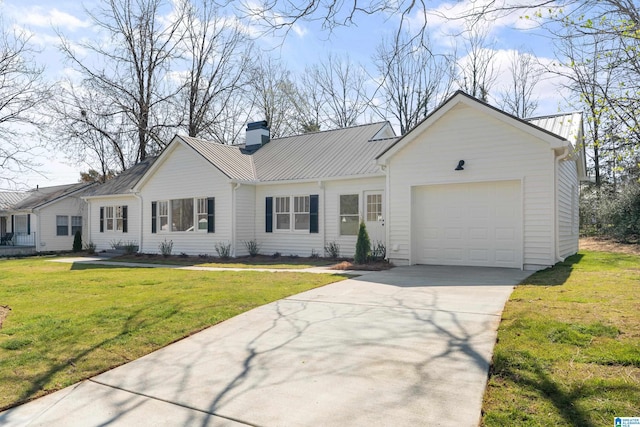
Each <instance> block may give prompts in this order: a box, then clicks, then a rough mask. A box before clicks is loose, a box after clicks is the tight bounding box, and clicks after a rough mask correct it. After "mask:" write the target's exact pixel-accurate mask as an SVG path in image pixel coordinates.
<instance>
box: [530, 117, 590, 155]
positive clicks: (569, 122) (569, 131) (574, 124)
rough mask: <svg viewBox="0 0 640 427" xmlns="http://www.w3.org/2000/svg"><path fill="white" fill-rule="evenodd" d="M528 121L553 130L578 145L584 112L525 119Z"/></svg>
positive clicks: (550, 130)
mask: <svg viewBox="0 0 640 427" xmlns="http://www.w3.org/2000/svg"><path fill="white" fill-rule="evenodd" d="M525 121H527V122H528V123H530V124H532V125H534V126H537V127H539V128H542V129H545V130H547V131H549V132H552V133H554V134H556V135H558V136H560V137H562V138H564V139H566V140H567V141H569V142H571V144H573V146H574V147H575V146H577V145H578V144H579V143H580V141H578V138H579V137H580V133H581V129H580V126H581V123H582V113H580V112H572V113H560V114H554V115H550V116H541V117H531V118H527V119H525Z"/></svg>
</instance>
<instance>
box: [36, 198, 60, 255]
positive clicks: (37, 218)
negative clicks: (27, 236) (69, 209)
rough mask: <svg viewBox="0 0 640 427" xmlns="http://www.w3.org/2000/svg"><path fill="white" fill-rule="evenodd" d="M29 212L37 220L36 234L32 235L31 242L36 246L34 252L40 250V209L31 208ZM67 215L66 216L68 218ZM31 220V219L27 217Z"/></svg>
mask: <svg viewBox="0 0 640 427" xmlns="http://www.w3.org/2000/svg"><path fill="white" fill-rule="evenodd" d="M31 213H32V214H33V218H34V219H35V220H36V221H37V222H38V226H37V227H36V230H37V231H36V235H35V236H33V244H34V245H35V246H36V252H40V231H42V230H41V229H40V228H41V226H40V223H41V222H42V221H40V209H37V208H36V209H32V210H31ZM36 213H37V214H36ZM68 218H69V217H67V220H68ZM29 220H30V221H31V219H29Z"/></svg>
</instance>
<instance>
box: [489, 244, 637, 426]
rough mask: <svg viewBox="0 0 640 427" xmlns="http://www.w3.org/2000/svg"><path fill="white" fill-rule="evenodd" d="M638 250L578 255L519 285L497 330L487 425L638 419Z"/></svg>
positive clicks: (602, 422) (603, 422) (582, 423)
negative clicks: (630, 253)
mask: <svg viewBox="0 0 640 427" xmlns="http://www.w3.org/2000/svg"><path fill="white" fill-rule="evenodd" d="M639 294H640V256H638V255H628V254H616V253H607V252H592V251H583V252H580V253H579V254H578V255H575V256H573V257H571V258H569V259H568V260H566V261H565V262H563V263H561V264H558V265H557V266H555V267H554V268H551V269H547V270H544V271H541V272H538V273H536V274H534V275H533V276H531V277H530V278H529V279H527V280H526V281H525V282H524V283H523V284H521V285H519V286H518V287H517V288H516V289H515V290H514V292H513V294H512V296H511V298H510V300H509V301H508V302H507V305H506V307H505V311H504V313H503V316H502V323H501V324H500V328H499V330H498V344H497V345H496V347H495V350H494V356H493V366H492V371H491V375H490V378H489V382H488V387H487V391H486V393H485V396H484V404H483V418H482V424H483V425H485V426H560V425H562V426H576V427H577V426H580V427H591V426H612V425H613V419H614V417H638V416H640V299H639V296H638V295H639Z"/></svg>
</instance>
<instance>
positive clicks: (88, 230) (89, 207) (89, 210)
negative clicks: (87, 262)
mask: <svg viewBox="0 0 640 427" xmlns="http://www.w3.org/2000/svg"><path fill="white" fill-rule="evenodd" d="M82 200H83V201H84V203H85V204H86V205H87V218H86V221H87V222H86V224H87V242H86V243H87V244H89V243H91V203H89V202H88V201H87V199H82ZM84 224H85V222H84V220H83V223H82V226H83V227H84Z"/></svg>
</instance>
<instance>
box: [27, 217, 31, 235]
mask: <svg viewBox="0 0 640 427" xmlns="http://www.w3.org/2000/svg"><path fill="white" fill-rule="evenodd" d="M27 234H31V214H27Z"/></svg>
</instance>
